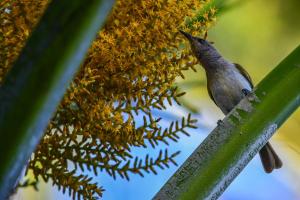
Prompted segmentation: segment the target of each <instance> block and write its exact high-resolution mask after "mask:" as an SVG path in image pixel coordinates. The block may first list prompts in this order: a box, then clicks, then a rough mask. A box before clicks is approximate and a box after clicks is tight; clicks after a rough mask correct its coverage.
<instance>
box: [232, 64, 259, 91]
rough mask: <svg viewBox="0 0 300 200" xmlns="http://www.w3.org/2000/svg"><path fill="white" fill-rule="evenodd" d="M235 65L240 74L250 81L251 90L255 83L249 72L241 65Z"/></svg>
mask: <svg viewBox="0 0 300 200" xmlns="http://www.w3.org/2000/svg"><path fill="white" fill-rule="evenodd" d="M233 64H234V65H235V67H236V68H237V70H239V72H240V73H241V74H242V75H243V76H244V77H245V79H247V80H248V82H249V83H250V85H251V88H253V87H254V86H253V82H252V79H251V77H250V75H249V74H248V72H247V71H246V70H245V69H244V68H243V67H242V66H241V65H239V64H237V63H233Z"/></svg>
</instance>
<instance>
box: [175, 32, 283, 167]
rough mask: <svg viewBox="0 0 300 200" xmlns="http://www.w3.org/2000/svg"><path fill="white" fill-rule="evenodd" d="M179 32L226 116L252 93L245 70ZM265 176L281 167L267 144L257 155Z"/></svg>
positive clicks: (215, 100)
mask: <svg viewBox="0 0 300 200" xmlns="http://www.w3.org/2000/svg"><path fill="white" fill-rule="evenodd" d="M180 32H181V33H182V34H183V35H184V36H185V37H186V38H187V39H188V40H189V42H190V46H191V48H192V52H193V54H194V55H195V56H196V57H197V59H198V61H199V62H200V64H201V65H202V67H203V68H204V70H205V73H206V77H207V90H208V94H209V96H210V98H211V99H212V100H213V101H214V102H215V104H216V105H217V106H218V107H219V108H220V109H221V110H222V112H223V113H224V114H225V115H226V114H228V113H229V112H230V111H231V110H232V109H233V108H234V107H235V106H236V105H237V104H238V103H239V102H240V100H242V99H243V98H244V97H245V95H247V94H249V93H250V92H251V91H252V89H253V83H252V80H251V78H250V76H249V74H248V73H247V72H246V70H245V69H243V67H242V66H241V65H239V64H236V63H231V62H230V61H228V60H226V59H224V58H223V56H222V55H221V54H220V53H219V52H218V51H217V50H216V49H215V48H214V47H213V45H212V44H211V43H210V42H208V41H207V40H205V39H202V38H199V37H194V36H192V35H191V34H189V33H186V32H184V31H181V30H180ZM259 155H260V159H261V162H262V165H263V167H264V170H265V172H266V173H271V172H272V171H273V170H274V169H278V168H280V167H281V166H282V162H281V160H280V158H279V157H278V155H277V154H276V153H275V151H274V149H273V148H272V146H271V144H270V143H269V142H268V143H267V144H266V145H265V146H264V147H263V148H262V149H261V150H260V152H259Z"/></svg>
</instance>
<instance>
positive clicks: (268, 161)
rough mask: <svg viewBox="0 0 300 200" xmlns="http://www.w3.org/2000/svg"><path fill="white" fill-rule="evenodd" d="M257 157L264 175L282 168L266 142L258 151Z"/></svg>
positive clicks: (278, 159)
mask: <svg viewBox="0 0 300 200" xmlns="http://www.w3.org/2000/svg"><path fill="white" fill-rule="evenodd" d="M259 156H260V159H261V162H262V165H263V167H264V169H265V172H266V173H271V172H272V171H273V170H274V169H279V168H281V167H282V162H281V160H280V158H279V157H278V155H277V154H276V153H275V151H274V149H273V147H272V146H271V144H270V143H269V142H268V143H267V144H266V145H265V146H264V147H263V148H262V149H261V150H260V151H259Z"/></svg>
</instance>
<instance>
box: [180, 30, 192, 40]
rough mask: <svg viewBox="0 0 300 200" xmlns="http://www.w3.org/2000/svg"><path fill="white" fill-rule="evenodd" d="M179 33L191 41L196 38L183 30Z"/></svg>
mask: <svg viewBox="0 0 300 200" xmlns="http://www.w3.org/2000/svg"><path fill="white" fill-rule="evenodd" d="M179 32H180V33H181V34H182V35H184V36H185V37H186V38H187V39H188V40H189V41H192V40H193V39H194V37H193V36H192V35H191V34H189V33H186V32H184V31H182V30H179Z"/></svg>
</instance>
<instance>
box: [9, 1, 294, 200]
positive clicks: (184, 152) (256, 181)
mask: <svg viewBox="0 0 300 200" xmlns="http://www.w3.org/2000/svg"><path fill="white" fill-rule="evenodd" d="M223 6H225V7H224V9H223V10H221V12H220V14H219V16H218V18H217V23H216V24H215V25H214V26H213V28H212V29H211V30H210V31H209V33H208V40H210V41H213V42H214V43H215V46H216V47H217V49H219V51H220V52H221V53H222V54H223V56H224V57H226V58H227V59H229V60H231V61H233V62H236V63H239V64H241V65H242V66H244V67H245V69H246V70H247V71H248V72H249V73H250V75H251V76H252V79H253V81H254V83H255V84H257V83H258V82H259V81H260V80H261V79H263V77H264V76H265V75H266V74H268V73H269V72H270V71H271V70H272V68H273V67H275V66H276V65H277V64H278V63H279V62H280V61H281V60H282V59H283V58H285V57H286V56H287V55H288V54H289V52H291V51H292V50H293V49H294V48H296V47H297V46H298V45H299V44H300V22H299V19H300V12H299V8H300V1H299V0H288V1H286V0H264V1H261V0H242V1H236V0H232V1H225V4H224V5H223ZM185 77H186V79H185V80H182V79H178V81H177V84H178V86H179V87H181V89H182V90H183V91H186V92H187V94H186V95H185V96H184V97H182V99H181V100H182V102H183V103H184V105H185V108H182V107H176V106H173V107H170V108H169V109H168V110H169V111H168V112H167V113H165V112H164V113H163V115H165V116H164V117H165V118H167V119H169V120H174V119H177V118H178V117H180V116H183V115H186V113H187V112H190V111H191V110H192V111H196V113H195V114H194V118H197V119H198V127H199V128H198V129H196V130H190V133H191V137H186V136H182V137H181V140H180V141H179V142H178V143H171V145H172V149H174V151H173V152H175V151H177V150H180V151H181V154H180V155H179V156H178V157H177V159H176V161H178V164H179V166H180V165H181V164H182V163H183V162H184V160H185V159H186V158H187V157H188V156H189V155H190V154H191V153H192V152H193V150H194V149H195V148H196V147H197V146H198V145H199V144H200V142H201V141H202V140H203V139H204V138H205V137H206V136H207V134H208V133H209V132H210V131H211V130H212V129H213V128H214V127H215V126H216V122H217V121H218V120H219V119H222V118H223V117H224V116H223V114H222V113H221V112H220V111H219V109H218V108H217V107H216V106H215V105H214V103H213V102H212V101H211V100H210V98H209V96H208V93H207V91H206V78H205V74H204V71H203V69H201V67H200V66H198V67H197V73H194V72H192V71H189V72H187V73H186V76H185ZM286 78H288V77H286ZM154 114H155V115H156V116H158V115H162V113H154ZM299 130H300V110H299V109H298V110H297V111H296V112H295V113H294V114H293V115H292V116H291V117H290V118H289V119H288V121H287V122H286V123H285V124H284V125H283V126H282V127H281V128H280V129H279V131H277V133H276V134H275V136H274V137H273V138H272V144H273V146H274V148H276V151H277V153H278V154H279V156H280V157H281V159H282V160H283V163H284V165H283V168H282V169H280V170H276V171H274V172H273V173H272V174H265V173H264V171H263V168H262V166H261V163H260V160H259V158H258V157H257V156H256V157H255V158H254V160H252V161H251V162H250V164H249V165H248V166H247V167H246V168H245V170H244V171H243V172H242V173H241V174H240V175H239V176H238V177H237V178H236V180H235V181H234V182H233V183H232V184H231V185H230V186H229V188H228V189H227V190H226V192H225V193H224V194H223V195H222V196H221V198H220V199H223V200H225V199H230V200H234V199H244V200H245V199H258V200H268V199H295V200H296V199H300V190H299V189H300V181H299V180H300V169H299V167H298V165H299V164H300V137H299V136H298V134H299ZM162 148H164V146H163V145H162ZM134 152H135V153H136V154H137V155H141V154H145V153H149V151H147V152H146V151H144V152H143V150H142V151H141V149H137V150H134ZM151 154H152V155H157V150H156V149H153V152H150V155H151ZM177 168H178V167H175V166H171V168H170V169H168V170H158V175H153V174H149V175H147V174H146V176H145V177H144V178H141V177H139V176H131V180H130V181H129V182H128V181H126V180H121V179H117V180H116V181H115V180H113V179H112V178H111V177H109V176H107V175H106V174H105V173H103V174H100V175H99V176H98V177H96V178H95V181H97V182H99V184H100V185H102V186H103V187H104V188H105V190H106V191H105V192H104V196H103V199H107V200H114V199H128V200H134V199H139V200H142V199H151V197H153V196H154V194H155V193H156V192H157V191H158V190H159V189H160V188H161V187H162V185H163V184H164V183H165V182H166V181H167V180H168V178H169V177H170V176H171V175H172V174H173V173H174V172H175V171H176V169H177ZM14 199H24V200H27V199H30V200H40V199H45V200H46V199H49V200H52V199H70V198H69V197H68V196H67V195H63V194H61V192H59V191H57V189H56V188H52V186H51V184H50V183H49V184H44V183H41V184H40V191H39V192H35V191H34V190H33V189H32V188H28V189H20V190H19V191H18V193H17V194H16V195H15V197H14Z"/></svg>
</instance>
